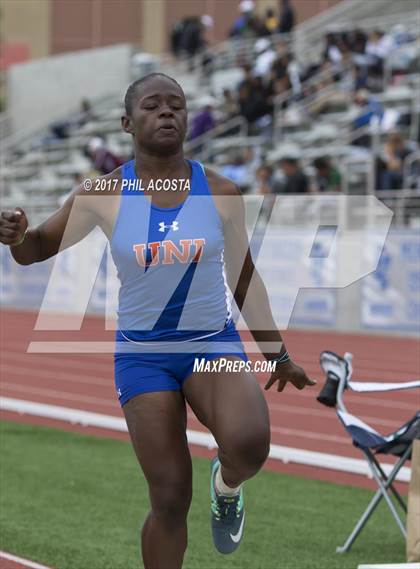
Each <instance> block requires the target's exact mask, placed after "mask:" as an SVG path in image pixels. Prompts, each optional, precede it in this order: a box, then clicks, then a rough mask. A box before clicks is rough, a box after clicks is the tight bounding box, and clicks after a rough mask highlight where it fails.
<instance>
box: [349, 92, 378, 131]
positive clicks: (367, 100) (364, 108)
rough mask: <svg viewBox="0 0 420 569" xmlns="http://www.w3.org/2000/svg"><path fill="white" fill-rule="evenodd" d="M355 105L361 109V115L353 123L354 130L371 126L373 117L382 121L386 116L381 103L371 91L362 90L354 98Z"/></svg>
mask: <svg viewBox="0 0 420 569" xmlns="http://www.w3.org/2000/svg"><path fill="white" fill-rule="evenodd" d="M354 102H355V104H356V105H357V106H358V107H360V114H359V116H358V117H356V118H355V119H354V121H353V126H354V128H361V127H362V126H367V125H369V124H370V122H371V120H372V119H373V117H377V118H378V120H379V121H380V120H381V119H382V116H383V114H384V109H383V107H382V105H381V103H380V102H379V101H377V100H376V99H374V98H373V97H372V96H371V95H370V93H369V91H367V90H365V89H361V90H360V91H357V93H356V95H355V97H354Z"/></svg>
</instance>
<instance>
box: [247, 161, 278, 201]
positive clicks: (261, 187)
mask: <svg viewBox="0 0 420 569" xmlns="http://www.w3.org/2000/svg"><path fill="white" fill-rule="evenodd" d="M280 190H281V186H280V184H279V182H278V181H277V180H276V179H275V177H274V171H273V168H272V167H271V166H268V165H267V164H262V165H261V166H260V167H259V168H258V169H257V171H256V173H255V187H254V188H253V190H252V191H251V193H254V194H264V195H265V194H276V193H279V192H280Z"/></svg>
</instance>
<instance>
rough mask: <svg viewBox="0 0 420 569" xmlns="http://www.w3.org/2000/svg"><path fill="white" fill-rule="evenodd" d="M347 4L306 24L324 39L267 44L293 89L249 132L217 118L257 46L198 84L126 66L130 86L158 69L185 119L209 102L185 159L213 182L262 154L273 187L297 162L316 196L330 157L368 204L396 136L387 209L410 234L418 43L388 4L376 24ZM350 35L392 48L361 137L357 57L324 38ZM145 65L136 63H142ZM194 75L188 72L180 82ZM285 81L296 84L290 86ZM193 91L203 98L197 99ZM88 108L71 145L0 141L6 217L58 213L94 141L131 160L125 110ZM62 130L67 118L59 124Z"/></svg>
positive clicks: (42, 138)
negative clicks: (376, 35) (401, 155)
mask: <svg viewBox="0 0 420 569" xmlns="http://www.w3.org/2000/svg"><path fill="white" fill-rule="evenodd" d="M353 4H354V11H353V12H352V14H351V18H350V16H349V14H348V12H346V11H345V10H344V7H343V6H341V7H340V9H339V7H337V8H335V9H332V10H330V11H327V12H326V13H323V14H321V15H319V16H317V17H316V18H315V19H314V21H315V20H316V19H317V18H318V19H320V18H321V19H323V24H324V28H323V32H322V33H320V32H319V27H317V28H316V30H317V31H316V32H315V31H314V30H315V28H311V26H312V25H313V22H312V23H311V21H309V22H306V23H304V24H301V26H298V27H297V28H296V29H295V31H294V32H293V34H288V35H287V36H285V35H283V36H278V35H277V36H276V35H274V36H271V37H270V40H269V43H270V45H269V47H268V49H269V50H270V49H273V50H277V57H283V56H284V55H285V54H286V55H287V54H288V55H289V65H288V66H287V74H288V75H289V82H288V87H287V86H286V88H285V89H283V91H282V92H281V93H278V94H276V92H275V89H274V91H272V92H271V94H270V95H269V102H270V105H271V112H270V113H269V114H268V115H267V116H266V117H263V119H264V120H261V119H260V120H257V121H254V122H253V123H249V122H248V121H247V120H246V118H245V117H244V116H243V115H241V112H240V109H239V112H238V113H237V114H236V115H235V116H233V117H232V116H225V115H224V113H223V111H222V107H223V95H222V92H223V89H225V88H230V89H231V90H232V91H233V92H234V94H235V86H237V85H238V83H239V82H240V81H241V80H243V70H242V66H243V64H244V63H246V62H252V61H253V60H255V45H256V40H255V39H244V40H240V41H238V40H228V41H226V42H223V43H222V44H221V45H218V46H216V47H215V48H214V49H213V51H212V66H211V69H212V73H211V74H210V78H209V80H208V81H207V82H204V84H203V83H202V82H201V80H202V69H201V66H200V60H199V58H198V57H197V56H196V58H195V62H194V64H193V65H191V62H186V61H185V60H181V61H178V62H174V61H173V60H170V59H169V58H168V56H163V57H162V58H161V59H160V60H159V58H157V57H155V56H154V57H153V58H151V59H150V58H149V59H147V57H146V60H147V61H146V64H147V65H146V64H144V65H143V66H142V65H141V61H140V59H141V57H140V58H139V55H138V54H137V55H135V56H134V57H133V66H132V68H133V79H134V78H137V77H138V76H139V73H141V72H142V70H143V72H148V71H151V70H157V69H160V70H162V71H164V72H167V73H169V74H171V75H173V76H175V77H176V78H177V80H178V81H179V82H180V83H181V85H182V86H183V88H184V90H185V92H186V94H187V98H188V106H189V110H190V119H191V117H193V116H194V114H195V113H196V112H199V111H200V109H202V108H203V103H204V100H205V96H206V95H207V96H208V95H211V96H212V113H213V115H214V117H215V120H216V127H215V128H214V129H212V130H210V131H208V132H206V133H204V134H203V135H202V136H199V137H198V138H196V139H194V140H188V141H187V142H186V145H185V150H186V153H187V155H188V156H190V157H194V158H197V159H200V160H202V161H203V162H205V163H206V164H208V165H209V166H212V167H215V168H216V169H219V170H222V169H223V167H224V166H226V165H229V164H232V163H234V162H235V161H236V162H237V163H242V165H244V164H245V166H246V159H245V158H244V152H245V150H246V149H247V148H248V149H249V148H254V149H255V148H257V147H258V148H259V164H258V165H261V164H264V165H267V166H270V167H272V168H273V169H274V177H276V176H277V178H279V179H281V172H280V171H279V169H278V164H279V160H280V159H281V158H282V157H285V156H288V155H291V156H299V158H300V160H301V164H302V167H303V171H304V172H305V173H306V175H307V176H308V178H309V181H310V184H311V185H312V181H313V175H314V170H313V167H312V166H311V165H312V162H313V160H314V159H316V158H319V157H328V158H329V159H330V160H331V161H332V163H333V165H334V167H336V168H337V169H338V170H339V171H340V174H341V180H342V182H341V189H342V191H344V192H346V193H355V194H365V193H368V194H373V193H375V192H376V191H377V190H378V189H379V185H378V177H377V176H376V175H375V173H372V171H375V169H376V162H377V161H378V159H379V157H380V155H381V152H382V148H383V144H384V142H385V141H386V139H387V137H388V135H389V133H390V132H396V131H397V132H399V133H401V134H402V136H403V137H404V139H405V140H406V141H407V144H408V145H409V148H410V153H409V154H408V155H407V156H406V157H405V162H404V165H403V168H402V169H403V172H404V175H403V188H395V190H396V191H395V192H392V190H393V189H394V188H386V190H387V198H386V203H387V204H388V205H391V207H393V208H395V211H397V210H398V212H399V215H398V216H396V218H395V219H396V220H402V219H404V220H406V221H407V220H408V221H409V222H410V223H415V219H416V217H417V216H416V215H414V216H413V215H407V214H405V213H401V209H404V208H406V207H408V205H409V207H410V208H413V207H415V206H416V207H417V209H420V207H419V206H418V205H417V204H418V203H420V198H419V183H418V177H417V173H418V168H419V159H418V140H419V123H420V119H419V116H420V101H419V95H418V93H419V88H418V87H419V69H420V65H419V61H420V40H419V37H420V34H419V32H418V27H417V25H416V20H415V19H413V18H412V13H411V12H410V11H408V12H407V13H405V14H404V15H403V16H401V12H400V11H399V10H398V11H395V10H393V9H392V8H391V7H390V3H389V2H386V3H384V5H386V7H387V8H386V10H385V11H384V12H381V17H380V18H376V19H375V20H374V21H372V20H370V19H369V14H368V13H367V11H369V8H368V6H369V5H370V3H357V2H356V3H353ZM356 4H357V5H356ZM359 4H360V5H359ZM344 5H347V3H344ZM410 6H411V7H412V3H411V4H410V2H408V3H407V8H409V7H410ZM370 10H371V8H370ZM398 12H399V13H398ZM370 13H371V12H370ZM333 22H334V27H332V23H333ZM355 29H357V30H359V31H360V32H363V33H365V34H366V35H368V34H370V33H371V32H372V30H374V29H381V30H383V31H385V32H386V34H387V36H388V37H389V38H391V40H392V41H393V49H391V50H390V51H389V57H387V58H386V59H385V60H384V65H383V69H382V70H381V73H380V77H379V82H378V81H377V78H375V76H374V74H373V77H371V78H370V79H371V80H372V81H371V85H370V87H371V88H370V91H369V92H368V93H367V95H366V96H367V97H369V98H370V97H371V98H372V99H374V101H375V104H377V105H379V106H380V108H381V113H382V116H381V119H380V120H379V121H378V120H376V119H375V117H374V118H373V120H371V121H370V123H367V124H364V125H363V126H361V127H360V126H357V121H355V118H356V117H357V115H358V113H360V109H358V107H357V106H356V105H355V104H354V100H355V94H356V87H355V83H354V73H355V66H356V63H355V62H356V61H358V59H357V58H358V57H359V58H360V54H356V53H353V52H347V51H348V50H347V51H346V50H344V49H342V48H341V47H340V49H341V51H342V54H341V56H340V57H341V59H340V60H339V61H338V63H337V61H332V60H331V58H329V55H328V53H329V52H328V41H329V40H328V37H331V34H332V35H333V36H334V35H335V36H334V37H336V38H342V39H343V38H344V39H346V38H349V37H351V33H352V31H354V30H355ZM302 30H306V32H307V34H308V38H307V40H306V43H305V42H302V41H301V39H300V38H301V35H302ZM311 30H312V31H311ZM349 34H350V35H349ZM401 38H402V39H401ZM309 40H310V42H311V43H310V48H309V49H308V41H309ZM337 41H341V39H339V40H337ZM323 52H324V56H323V55H322V54H323ZM314 54H315V56H314ZM140 55H141V54H140ZM314 58H315V59H314ZM316 58H318V62H317V64H315V63H316ZM144 59H145V57H144V54H143V58H142V61H143V60H144ZM333 59H334V58H333ZM143 63H144V61H143ZM291 65H292V67H293V68H292V69H291ZM191 68H192V69H193V71H188V70H189V69H191ZM206 72H208V69H207V68H206ZM292 74H295V75H294V79H293V77H292V80H291V79H290V78H291V75H292ZM269 80H270V76H269V73H267V74H266V75H265V77H263V84H265V86H267V85H268V82H269ZM368 80H369V77H368ZM198 83H199V84H200V89H197V84H198ZM232 85H233V86H234V88H233V89H232ZM366 87H367V86H366ZM203 97H204V99H203ZM91 105H92V109H93V113H94V120H91V121H88V122H87V123H85V124H83V125H82V126H80V127H75V128H72V129H71V132H70V136H69V137H67V138H62V139H59V138H54V137H51V133H49V132H48V130H45V129H44V130H43V131H42V132H40V133H39V134H38V135H37V136H31V137H29V138H28V137H22V138H21V139H19V136H16V135H14V136H11V137H9V138H6V139H5V140H3V148H4V149H5V156H4V164H5V166H4V168H3V169H2V174H1V177H0V186H1V189H2V194H3V196H4V197H3V200H4V206H5V207H7V206H8V205H10V206H12V205H13V204H15V203H16V202H17V201H19V199H21V198H22V197H23V196H25V203H26V204H27V208H28V210H29V212H30V213H31V215H32V216H34V222H36V221H37V220H39V219H40V218H42V217H43V216H45V215H46V214H47V213H49V212H50V211H52V210H54V209H55V208H56V207H57V206H58V204H59V203H60V201H61V200H62V199H63V196H65V195H66V194H68V192H69V191H71V189H72V188H73V187H74V185H75V181H77V180H78V179H80V178H81V177H83V176H85V175H87V174H89V173H91V172H92V163H91V161H90V160H89V159H88V157H87V156H86V151H85V148H86V145H87V144H88V142H89V140H91V139H92V137H98V136H99V137H101V138H102V139H103V140H104V142H105V144H106V146H107V148H109V149H110V150H111V151H112V152H114V153H115V154H117V155H119V156H121V157H122V158H123V159H126V158H129V157H130V156H131V142H130V139H129V137H127V136H126V135H125V134H124V133H123V132H122V131H121V126H120V116H121V114H122V103H121V101H120V100H118V98H117V97H116V96H112V95H108V96H106V97H102V98H101V100H98V101H95V100H93V101H91ZM65 120H69V117H63V121H65ZM248 154H249V153H248ZM248 170H249V172H248V174H249V176H250V179H249V181H248V183H247V186H246V188H245V190H249V189H251V188H253V186H254V185H255V178H253V175H255V170H256V168H250V169H248ZM402 190H404V191H402ZM378 195H380V194H378Z"/></svg>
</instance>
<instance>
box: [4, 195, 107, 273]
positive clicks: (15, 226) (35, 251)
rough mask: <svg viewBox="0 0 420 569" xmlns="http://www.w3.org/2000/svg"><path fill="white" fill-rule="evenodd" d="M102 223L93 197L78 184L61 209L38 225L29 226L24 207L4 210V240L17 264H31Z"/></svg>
mask: <svg viewBox="0 0 420 569" xmlns="http://www.w3.org/2000/svg"><path fill="white" fill-rule="evenodd" d="M98 223H99V216H98V215H97V214H96V212H95V209H94V207H93V196H88V195H87V194H86V192H85V190H84V189H83V187H78V188H76V189H75V190H74V191H73V192H72V193H71V194H70V196H69V197H68V198H67V200H66V201H65V202H64V204H63V205H62V207H61V208H60V209H58V210H57V211H56V212H54V213H53V214H52V215H51V216H50V217H49V218H48V219H46V220H45V221H44V222H42V223H41V224H40V225H38V227H35V228H31V229H28V220H27V218H26V215H25V212H24V211H23V210H22V209H21V208H15V209H14V210H9V211H3V212H1V214H0V242H1V243H4V244H5V245H9V246H10V251H11V253H12V256H13V258H14V259H15V261H16V262H17V263H19V264H20V265H30V264H31V263H37V262H40V261H45V259H49V258H50V257H53V256H54V255H56V254H57V253H58V252H59V251H61V250H63V249H66V248H67V247H70V246H71V245H74V244H75V243H77V242H78V241H80V240H81V239H83V238H84V237H85V236H86V235H88V233H90V232H91V231H92V229H94V228H95V226H96V225H98Z"/></svg>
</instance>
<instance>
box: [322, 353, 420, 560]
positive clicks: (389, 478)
mask: <svg viewBox="0 0 420 569" xmlns="http://www.w3.org/2000/svg"><path fill="white" fill-rule="evenodd" d="M352 360H353V356H352V354H350V353H348V352H346V353H345V354H344V357H341V356H339V355H337V354H335V353H334V352H329V351H324V352H322V353H321V356H320V364H321V368H322V369H323V371H324V372H325V374H326V382H325V384H324V386H323V388H322V390H321V392H320V393H319V395H318V397H317V399H318V401H319V402H320V403H322V404H324V405H327V406H328V407H336V412H337V415H338V418H339V419H340V421H341V423H342V424H343V425H344V428H345V429H346V431H347V433H348V434H349V435H350V437H351V439H352V442H353V445H354V446H355V447H357V448H358V449H360V451H361V452H362V453H363V455H364V457H365V458H366V461H367V464H368V466H369V469H370V471H371V472H372V476H373V478H374V480H375V481H376V483H377V485H378V491H377V492H376V494H375V495H374V496H373V498H372V500H371V501H370V503H369V505H368V507H367V508H366V510H365V512H364V513H363V514H362V516H361V518H360V519H359V521H358V522H357V524H356V526H355V527H354V529H353V531H352V532H351V534H350V535H349V537H348V539H347V541H346V542H345V544H344V545H343V546H340V547H337V553H345V552H347V551H349V550H350V548H351V546H352V545H353V543H354V541H355V539H356V538H357V536H358V535H359V534H360V532H361V531H362V529H363V527H364V526H365V524H366V522H367V521H368V519H369V518H370V516H371V515H372V514H373V512H374V510H375V508H376V507H377V505H378V504H379V502H380V501H381V500H382V498H383V499H384V500H385V501H386V503H387V505H388V507H389V509H390V511H391V514H392V516H393V518H394V519H395V521H396V523H397V525H398V527H399V528H400V530H401V533H402V534H403V536H404V538H406V537H407V533H406V529H405V524H404V523H403V522H402V520H401V518H400V516H399V515H398V512H397V510H396V508H395V505H394V503H393V502H392V500H391V496H390V494H391V495H393V496H394V497H395V499H396V500H397V503H398V504H399V505H400V506H401V508H402V510H403V511H404V512H405V513H407V507H406V505H405V503H404V501H403V499H402V498H401V496H400V494H399V493H398V491H397V489H396V488H395V486H394V485H393V482H394V480H395V478H396V476H397V475H398V473H399V471H400V470H401V468H402V467H403V465H404V464H405V462H406V461H407V460H409V459H410V458H411V449H412V446H413V442H414V440H415V439H418V438H420V411H417V412H416V414H415V415H414V416H413V417H412V418H411V419H410V420H409V421H407V422H406V423H405V424H404V425H402V426H401V427H400V428H399V429H398V430H397V431H395V432H393V433H391V434H390V435H387V436H383V435H381V434H379V433H378V432H377V431H376V430H375V429H373V428H372V427H370V426H369V425H367V424H366V423H365V422H363V421H362V420H361V419H359V418H358V417H356V416H355V415H352V414H350V413H348V411H347V409H346V407H345V405H344V402H343V396H344V392H345V390H346V389H351V390H352V391H356V392H358V393H363V392H366V393H373V392H379V391H395V390H399V389H414V388H418V387H420V381H407V382H403V383H401V382H395V383H380V382H360V381H350V380H351V376H352V373H353V367H352ZM378 454H387V455H393V456H395V457H397V460H396V462H395V464H394V466H393V468H392V469H391V471H390V472H389V473H388V474H386V473H385V471H384V468H383V467H382V466H381V465H380V463H379V461H378V460H377V458H376V455H378Z"/></svg>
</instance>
